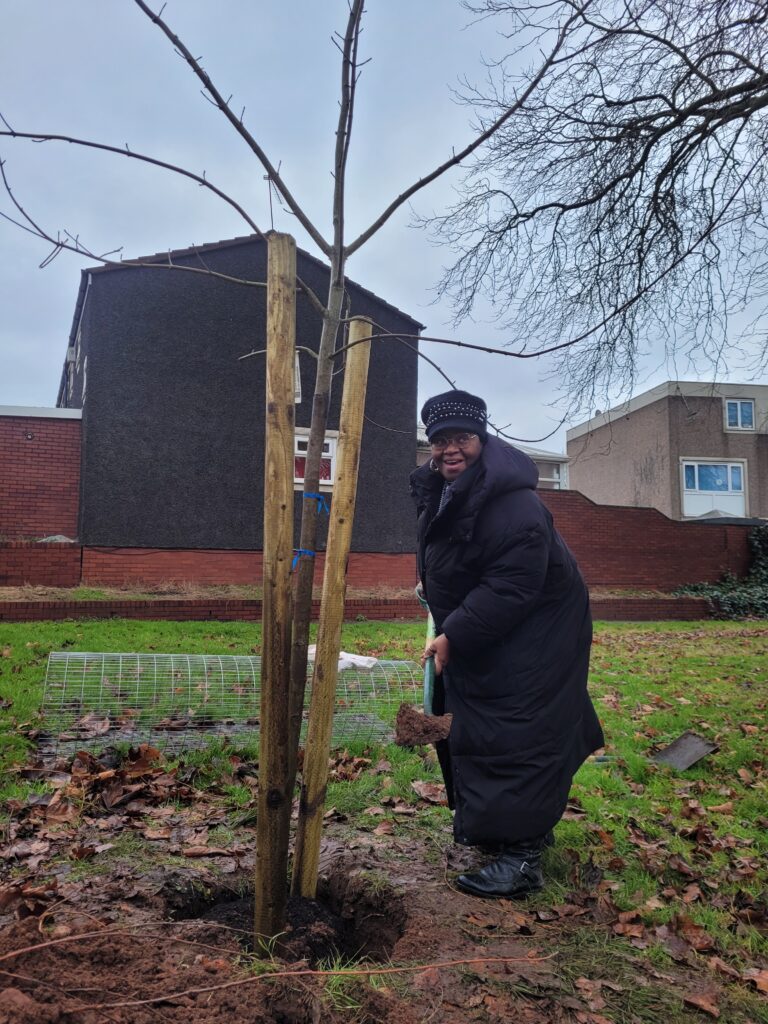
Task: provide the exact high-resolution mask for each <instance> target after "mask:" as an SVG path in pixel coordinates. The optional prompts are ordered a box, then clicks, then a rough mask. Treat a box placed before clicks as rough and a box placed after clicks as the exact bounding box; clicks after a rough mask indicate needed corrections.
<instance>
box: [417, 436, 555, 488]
mask: <svg viewBox="0 0 768 1024" xmlns="http://www.w3.org/2000/svg"><path fill="white" fill-rule="evenodd" d="M514 445H515V448H519V449H520V451H521V452H525V454H526V455H529V456H530V457H531V458H532V459H533V461H534V462H535V463H536V468H537V469H538V471H539V490H542V491H560V490H565V489H566V488H567V487H568V456H567V455H561V454H560V453H558V452H548V451H545V450H544V449H543V448H531V447H530V445H525V444H518V442H517V441H515V442H514ZM430 458H431V452H430V448H429V441H428V440H427V435H426V433H425V432H424V424H423V423H422V422H421V420H419V424H418V429H417V433H416V465H417V466H422V465H423V464H424V463H425V462H427V461H428V460H429V459H430Z"/></svg>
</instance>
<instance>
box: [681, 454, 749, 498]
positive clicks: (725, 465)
mask: <svg viewBox="0 0 768 1024" xmlns="http://www.w3.org/2000/svg"><path fill="white" fill-rule="evenodd" d="M683 474H684V479H685V489H686V491H700V492H706V493H707V494H712V493H718V494H741V493H742V492H743V491H744V466H743V464H742V463H741V462H684V463H683Z"/></svg>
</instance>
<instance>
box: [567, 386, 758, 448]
mask: <svg viewBox="0 0 768 1024" xmlns="http://www.w3.org/2000/svg"><path fill="white" fill-rule="evenodd" d="M678 395H682V396H683V397H685V398H754V397H756V396H758V395H768V384H718V383H716V382H715V381H697V380H666V381H664V383H663V384H657V385H656V387H654V388H650V389H649V390H648V391H644V392H642V394H640V395H635V396H634V398H631V399H629V401H627V402H623V403H622V404H621V405H616V406H614V407H613V408H611V409H607V410H606V411H605V412H597V413H595V415H594V416H593V417H592V418H591V419H589V420H585V422H584V423H578V424H577V425H576V426H575V427H571V429H570V430H569V431H568V432H567V434H566V439H567V440H568V441H573V440H575V439H576V438H577V437H582V436H583V435H584V434H589V433H591V432H592V431H594V430H598V429H599V428H600V427H605V426H607V425H608V424H609V423H611V422H612V421H613V420H617V419H620V418H621V417H622V416H626V415H628V414H629V413H631V412H635V411H636V410H637V409H642V408H643V407H644V406H646V405H651V404H652V403H653V402H658V401H660V400H661V399H663V398H674V397H676V396H678Z"/></svg>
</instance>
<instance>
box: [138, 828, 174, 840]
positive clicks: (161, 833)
mask: <svg viewBox="0 0 768 1024" xmlns="http://www.w3.org/2000/svg"><path fill="white" fill-rule="evenodd" d="M172 832H173V829H172V828H171V826H170V825H157V826H154V827H150V828H145V829H142V833H141V834H142V835H143V836H144V838H145V839H170V838H171V834H172Z"/></svg>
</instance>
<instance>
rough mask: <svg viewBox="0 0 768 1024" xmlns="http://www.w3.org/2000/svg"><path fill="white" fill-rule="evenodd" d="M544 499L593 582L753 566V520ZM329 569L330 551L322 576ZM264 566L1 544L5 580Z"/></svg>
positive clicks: (240, 573) (675, 580) (410, 577)
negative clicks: (677, 517)
mask: <svg viewBox="0 0 768 1024" xmlns="http://www.w3.org/2000/svg"><path fill="white" fill-rule="evenodd" d="M67 425H68V426H69V425H71V424H67ZM542 498H543V500H544V501H545V502H546V504H547V505H548V507H549V508H550V509H551V510H552V513H553V515H554V517H555V522H556V524H557V526H558V529H559V530H560V531H561V533H562V534H563V536H564V537H565V539H566V541H567V543H568V544H569V546H570V547H571V549H572V550H573V552H574V554H575V555H576V557H577V559H578V561H579V564H580V566H581V568H582V571H583V572H584V575H585V577H586V579H587V582H588V583H589V584H590V585H591V586H592V587H597V586H610V587H643V588H653V589H659V590H672V589H674V588H675V587H678V586H681V585H682V584H685V583H693V582H702V581H714V580H716V579H718V578H719V577H720V576H721V575H722V573H723V572H725V571H726V570H728V571H730V572H733V573H735V574H736V575H743V574H744V573H745V572H746V570H747V568H748V566H749V557H750V556H749V549H748V544H747V536H748V533H749V531H750V529H751V527H749V526H732V525H729V526H722V525H721V526H717V525H705V524H703V523H689V522H687V523H684V522H676V521H673V520H670V519H667V518H666V517H665V516H663V515H662V514H661V513H660V512H657V511H655V510H654V509H647V508H622V507H618V506H609V505H596V504H594V503H593V502H591V501H589V499H587V498H585V497H584V496H583V495H581V494H579V493H578V492H577V491H543V492H542ZM62 532H63V531H62ZM81 550H82V575H81ZM322 570H323V557H322V555H320V556H319V557H318V558H317V565H316V573H315V581H316V583H318V584H319V583H320V582H321V581H322ZM261 573H262V555H261V552H260V551H214V550H160V549H152V548H83V549H81V548H79V547H78V546H76V545H56V544H53V545H48V544H46V545H34V544H19V543H11V544H8V543H6V544H0V585H3V586H19V585H23V584H25V583H30V584H40V585H47V586H75V585H77V584H78V583H79V582H81V581H82V582H83V583H87V584H92V585H95V586H124V585H128V586H133V585H141V584H159V583H165V582H171V581H172V582H176V583H180V582H185V581H187V582H190V583H199V584H204V585H205V584H208V585H215V584H226V583H239V584H253V583H255V584H258V583H260V581H261ZM415 578H416V565H415V559H414V556H413V555H412V554H378V553H368V554H366V553H361V552H353V553H352V554H351V555H350V558H349V566H348V573H347V581H348V586H349V588H350V589H352V590H363V589H365V590H373V589H375V588H377V587H378V588H398V589H399V588H404V587H412V586H413V585H414V582H415Z"/></svg>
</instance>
